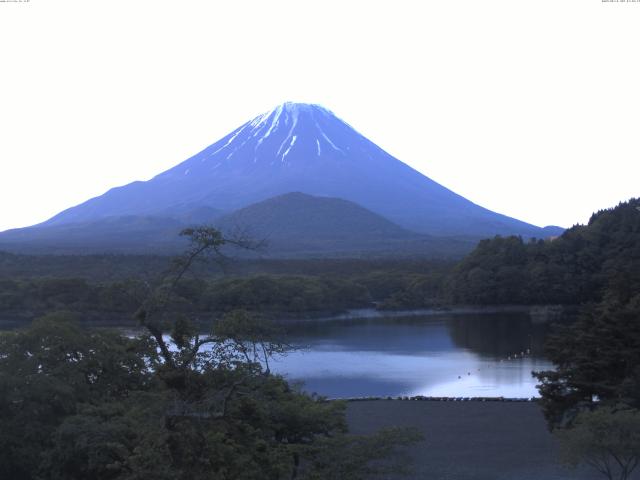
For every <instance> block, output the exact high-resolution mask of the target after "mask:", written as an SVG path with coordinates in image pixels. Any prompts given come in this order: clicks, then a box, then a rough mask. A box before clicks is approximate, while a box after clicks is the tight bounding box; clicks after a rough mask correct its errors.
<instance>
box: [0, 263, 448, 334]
mask: <svg viewBox="0 0 640 480" xmlns="http://www.w3.org/2000/svg"><path fill="white" fill-rule="evenodd" d="M443 275H444V274H443V273H441V272H432V273H429V274H415V273H414V274H407V273H394V272H373V273H370V274H367V275H362V276H355V277H352V278H340V277H338V276H302V275H252V276H246V277H228V278H219V279H213V280H203V279H194V278H191V279H185V280H184V281H183V282H181V284H180V285H179V286H178V288H177V289H176V295H175V298H174V299H173V301H172V305H171V308H172V309H173V310H174V311H185V310H186V311H196V312H200V313H212V314H216V313H224V312H227V311H230V310H235V309H244V310H249V311H256V312H261V313H262V314H263V315H269V314H273V315H285V316H287V315H305V314H314V313H318V314H319V313H338V312H342V311H345V310H347V309H353V308H365V307H371V306H372V305H374V304H377V305H378V306H379V307H380V308H396V307H398V308H404V307H407V308H417V307H420V306H425V305H427V301H428V300H433V301H434V302H435V296H436V292H437V291H438V289H439V287H440V285H441V283H442V282H441V280H442V278H443ZM147 288H148V287H147V283H146V282H144V281H141V280H127V281H115V282H104V283H91V282H88V281H87V280H84V279H78V278H40V279H26V280H0V315H3V316H4V317H5V318H9V317H10V318H23V319H31V318H35V317H37V316H39V315H42V314H44V313H46V312H49V311H56V310H65V311H72V312H77V313H82V314H83V318H84V319H85V320H87V319H92V320H96V321H120V322H126V321H128V320H130V319H131V314H132V313H133V312H134V311H135V308H136V306H137V305H138V304H139V301H140V299H141V298H142V297H144V295H146V293H147Z"/></svg>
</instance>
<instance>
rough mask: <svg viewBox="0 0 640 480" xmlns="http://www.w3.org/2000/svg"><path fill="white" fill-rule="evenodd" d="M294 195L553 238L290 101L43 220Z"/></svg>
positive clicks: (470, 228)
mask: <svg viewBox="0 0 640 480" xmlns="http://www.w3.org/2000/svg"><path fill="white" fill-rule="evenodd" d="M288 192H303V193H306V194H310V195H315V196H328V197H336V198H342V199H345V200H349V201H352V202H355V203H357V204H359V205H361V206H363V207H365V208H367V209H369V210H371V211H373V212H375V213H377V214H380V215H382V216H384V217H386V218H387V219H389V220H391V221H393V222H394V223H396V224H398V225H400V226H402V227H404V228H407V229H410V230H414V231H416V232H421V233H428V234H432V235H458V236H459V235H463V236H472V237H486V236H492V235H495V234H520V235H524V236H538V237H546V236H549V235H553V234H558V233H559V232H561V231H562V229H560V228H557V227H556V228H551V229H550V230H548V231H545V230H543V229H541V228H539V227H536V226H534V225H531V224H528V223H525V222H522V221H519V220H516V219H513V218H510V217H507V216H504V215H501V214H498V213H495V212H492V211H490V210H487V209H485V208H482V207H480V206H478V205H476V204H474V203H472V202H471V201H469V200H467V199H465V198H463V197H461V196H460V195H458V194H456V193H454V192H452V191H451V190H448V189H447V188H445V187H443V186H442V185H439V184H438V183H436V182H434V181H433V180H431V179H429V178H428V177H426V176H424V175H422V174H421V173H419V172H417V171H416V170H414V169H412V168H411V167H409V166H408V165H406V164H404V163H402V162H401V161H399V160H397V159H396V158H394V157H392V156H391V155H389V154H388V153H386V152H385V151H384V150H382V149H381V148H379V147H378V146H376V145H375V144H374V143H372V142H371V141H369V140H368V139H366V138H365V137H364V136H362V135H361V134H359V133H358V132H357V131H356V130H354V129H353V128H352V127H351V126H350V125H348V124H347V123H345V122H344V121H342V120H340V119H339V118H337V117H336V116H335V115H333V114H332V113H331V112H330V111H329V110H327V109H325V108H323V107H320V106H318V105H308V104H299V103H285V104H283V105H280V106H278V107H277V108H275V109H274V110H272V111H270V112H267V113H265V114H263V115H259V116H258V117H256V118H254V119H253V120H251V121H249V122H247V123H245V124H244V125H242V126H240V127H238V128H237V129H235V130H234V131H233V132H231V133H230V134H229V135H227V136H226V137H224V138H222V139H221V140H219V141H218V142H216V143H214V144H213V145H211V146H209V147H207V148H206V149H204V150H203V151H202V152H200V153H198V154H197V155H194V156H193V157H191V158H189V159H188V160H186V161H184V162H182V163H180V164H179V165H177V166H175V167H174V168H171V169H169V170H167V171H165V172H163V173H161V174H159V175H157V176H156V177H154V178H152V179H151V180H149V181H146V182H133V183H131V184H129V185H125V186H122V187H118V188H114V189H112V190H109V191H108V192H107V193H105V194H104V195H102V196H100V197H96V198H93V199H91V200H88V201H87V202H85V203H82V204H80V205H78V206H76V207H73V208H70V209H68V210H65V211H63V212H61V213H60V214H58V215H56V216H55V217H53V218H51V219H50V220H48V221H47V222H45V223H44V224H43V225H47V226H54V225H63V224H68V223H82V222H88V221H95V220H98V219H100V218H105V217H114V216H115V217H118V216H124V215H127V216H130V215H154V216H161V217H165V216H169V217H174V216H175V215H176V214H177V213H179V212H189V211H192V210H193V209H194V208H196V207H197V208H201V207H207V208H212V209H215V210H216V211H226V212H231V211H233V210H236V209H238V208H242V207H245V206H247V205H249V204H252V203H255V202H259V201H262V200H265V199H267V198H271V197H274V196H277V195H282V194H285V193H288Z"/></svg>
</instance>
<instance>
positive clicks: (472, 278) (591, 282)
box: [444, 199, 640, 304]
mask: <svg viewBox="0 0 640 480" xmlns="http://www.w3.org/2000/svg"><path fill="white" fill-rule="evenodd" d="M639 291H640V199H631V200H629V201H627V202H624V203H620V204H619V205H618V206H617V207H615V208H611V209H607V210H602V211H599V212H597V213H595V214H593V216H592V217H591V219H590V220H589V223H588V224H587V225H578V226H574V227H573V228H570V229H569V230H567V231H566V232H565V233H564V234H562V235H561V236H560V237H558V238H556V239H554V240H550V241H549V240H547V241H543V240H533V241H529V242H525V241H524V240H523V239H522V238H520V237H513V236H512V237H499V236H498V237H495V238H493V239H490V240H483V241H482V242H480V243H479V244H478V246H477V248H476V249H475V250H474V251H473V252H472V253H471V254H469V255H468V256H467V257H466V258H465V259H464V260H462V261H461V262H460V263H459V264H458V265H457V266H456V268H454V269H453V271H452V273H451V274H450V275H449V278H448V280H447V283H446V286H445V294H444V297H445V300H446V301H447V303H455V304H461V303H467V304H505V303H510V304H581V303H584V302H597V301H601V300H602V299H603V297H604V296H605V295H608V296H612V295H613V296H616V297H617V298H616V300H618V301H620V302H622V303H626V302H628V301H629V299H630V298H631V297H632V296H633V295H634V294H635V293H637V292H639Z"/></svg>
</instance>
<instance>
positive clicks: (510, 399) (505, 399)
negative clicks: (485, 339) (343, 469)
mask: <svg viewBox="0 0 640 480" xmlns="http://www.w3.org/2000/svg"><path fill="white" fill-rule="evenodd" d="M327 400H329V401H332V400H342V401H346V402H370V401H380V400H386V401H389V400H395V401H398V400H400V401H422V402H536V401H538V400H539V398H538V397H426V396H423V395H416V396H412V397H407V396H400V397H346V398H330V399H327Z"/></svg>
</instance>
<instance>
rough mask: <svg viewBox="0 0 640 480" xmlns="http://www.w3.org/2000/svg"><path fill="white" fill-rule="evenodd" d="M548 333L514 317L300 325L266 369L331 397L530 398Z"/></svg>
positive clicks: (525, 317) (458, 316)
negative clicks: (283, 353)
mask: <svg viewBox="0 0 640 480" xmlns="http://www.w3.org/2000/svg"><path fill="white" fill-rule="evenodd" d="M548 329H549V327H548V325H545V324H534V323H532V322H531V320H530V318H529V316H528V315H524V314H513V313H510V314H504V313H501V314H481V315H469V314H465V315H461V314H455V315H439V316H428V317H409V318H377V319H370V320H367V319H357V320H356V319H354V320H339V321H318V322H304V323H301V324H297V325H295V326H294V327H291V328H290V330H289V334H290V338H289V341H290V342H291V343H292V344H294V345H296V346H298V347H301V350H298V351H295V352H292V353H290V354H289V355H287V356H286V357H284V358H281V359H279V360H278V361H277V362H275V363H274V364H273V365H272V369H273V370H274V371H276V372H278V373H281V374H283V375H285V376H286V377H287V378H288V379H290V380H294V381H302V382H304V386H303V388H304V390H306V391H308V392H315V393H318V394H320V395H324V396H328V397H331V398H334V397H338V398H339V397H360V396H401V395H402V396H404V395H427V396H457V397H458V396H460V397H472V396H478V397H479V396H504V397H532V396H538V392H537V390H536V388H535V385H536V380H535V379H534V378H533V377H532V376H531V371H533V370H546V369H550V368H552V367H551V364H550V363H549V362H548V361H546V360H545V359H544V357H543V341H544V338H545V335H546V333H547V331H548ZM523 353H524V355H523Z"/></svg>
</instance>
